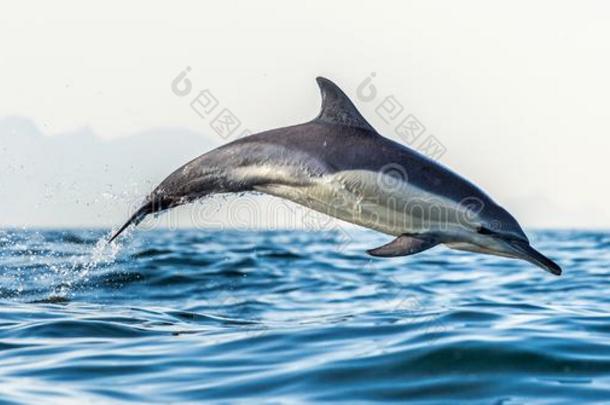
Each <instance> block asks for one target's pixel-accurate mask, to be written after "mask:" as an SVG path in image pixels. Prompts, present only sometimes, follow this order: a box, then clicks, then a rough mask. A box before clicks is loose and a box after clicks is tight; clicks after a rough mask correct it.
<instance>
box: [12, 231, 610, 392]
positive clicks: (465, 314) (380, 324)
mask: <svg viewBox="0 0 610 405" xmlns="http://www.w3.org/2000/svg"><path fill="white" fill-rule="evenodd" d="M105 235H107V231H103V230H78V231H74V230H68V231H61V230H56V231H2V232H0V304H1V305H0V397H1V399H2V400H4V401H6V402H9V403H10V402H15V403H40V402H45V403H62V402H66V401H73V402H78V403H82V401H83V400H86V401H91V402H95V403H99V402H101V403H107V402H111V403H112V402H133V403H167V402H183V401H191V402H206V403H209V402H221V403H227V402H229V403H232V402H246V403H260V402H265V403H268V402H273V403H284V402H289V403H294V402H299V403H302V402H317V401H331V402H336V401H346V402H349V403H353V402H357V401H364V402H367V401H378V400H390V401H401V400H405V399H409V400H414V401H421V402H446V401H449V400H453V401H457V402H458V403H462V402H466V401H476V402H480V403H497V404H500V403H502V404H521V403H557V402H564V403H573V402H574V401H576V400H579V401H603V400H610V298H609V295H610V294H609V292H610V277H609V275H610V266H609V264H608V263H609V261H610V253H609V252H610V233H607V232H606V233H602V232H577V231H553V232H550V231H549V232H534V233H531V239H532V240H533V243H534V245H535V246H536V247H537V248H539V249H540V250H541V251H542V252H544V253H546V254H548V255H549V256H550V257H552V258H553V259H556V260H557V261H558V262H559V263H560V264H561V265H562V267H563V268H564V275H563V276H561V277H555V276H552V275H550V274H548V273H546V272H544V271H542V270H541V269H539V268H536V267H533V266H532V265H530V264H528V263H525V262H520V261H515V260H509V259H502V258H497V257H491V256H484V255H476V254H470V253H460V252H456V251H451V250H448V249H446V248H443V247H438V248H435V249H433V250H430V251H428V252H425V253H422V254H419V255H416V256H412V257H402V258H395V259H377V258H374V259H372V258H370V257H368V256H367V255H366V254H365V253H364V250H365V249H367V248H371V247H375V246H377V245H379V244H382V243H383V242H385V241H387V240H388V238H387V237H385V236H383V235H379V234H377V233H374V232H368V231H360V230H358V231H350V233H349V238H348V239H349V240H348V242H349V243H347V242H346V240H345V239H346V238H345V235H343V234H342V233H341V232H332V231H328V232H302V231H298V232H294V231H263V232H256V231H211V230H179V231H164V230H155V231H146V232H135V233H134V234H133V235H132V236H131V237H130V238H127V239H125V240H123V241H122V242H121V243H122V245H123V246H121V247H120V249H117V248H115V249H113V248H109V247H107V246H104V245H103V243H98V241H99V240H100V238H102V237H103V236H105Z"/></svg>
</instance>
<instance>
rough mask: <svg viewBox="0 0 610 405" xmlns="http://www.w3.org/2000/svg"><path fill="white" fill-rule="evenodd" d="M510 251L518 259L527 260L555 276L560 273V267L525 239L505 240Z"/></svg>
mask: <svg viewBox="0 0 610 405" xmlns="http://www.w3.org/2000/svg"><path fill="white" fill-rule="evenodd" d="M505 242H506V244H507V245H508V246H509V249H510V250H511V251H512V252H511V253H512V256H513V257H516V258H518V259H523V260H527V261H528V262H530V263H532V264H535V265H536V266H538V267H541V268H542V269H544V270H546V271H548V272H549V273H552V274H554V275H556V276H559V275H561V267H559V265H558V264H557V263H555V262H554V261H552V260H551V259H549V258H548V257H546V256H544V255H543V254H542V253H540V252H539V251H537V250H536V249H534V248H533V247H532V246H531V245H530V244H529V243H528V242H527V241H523V240H519V239H511V240H507V241H505Z"/></svg>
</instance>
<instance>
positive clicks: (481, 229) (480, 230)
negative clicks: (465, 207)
mask: <svg viewBox="0 0 610 405" xmlns="http://www.w3.org/2000/svg"><path fill="white" fill-rule="evenodd" d="M477 232H478V233H480V234H481V235H493V234H494V233H495V232H494V231H492V230H491V229H488V228H485V227H484V226H479V227H478V228H477Z"/></svg>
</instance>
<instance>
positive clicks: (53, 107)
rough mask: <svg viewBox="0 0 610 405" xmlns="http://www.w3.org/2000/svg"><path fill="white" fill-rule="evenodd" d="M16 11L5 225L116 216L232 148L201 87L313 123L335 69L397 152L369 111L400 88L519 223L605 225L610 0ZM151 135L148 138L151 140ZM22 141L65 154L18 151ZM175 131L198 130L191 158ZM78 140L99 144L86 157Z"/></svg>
mask: <svg viewBox="0 0 610 405" xmlns="http://www.w3.org/2000/svg"><path fill="white" fill-rule="evenodd" d="M7 4H9V3H6V4H5V5H3V6H1V7H0V50H1V51H0V52H1V53H0V120H2V119H4V121H3V122H4V126H2V125H0V131H5V132H11V133H12V135H11V136H12V137H11V138H8V135H6V134H5V133H0V142H2V144H0V159H1V160H0V170H2V172H0V193H7V194H9V193H10V197H7V196H4V195H2V198H0V225H5V226H6V225H12V226H20V225H28V226H36V225H49V226H50V225H69V226H74V225H96V224H97V225H104V226H106V225H109V224H116V223H120V222H122V221H123V220H124V219H125V216H126V215H127V210H128V207H127V205H128V204H127V202H126V200H125V199H122V200H121V199H119V200H118V201H115V200H108V199H107V198H105V197H104V196H107V195H108V188H111V189H112V190H114V192H115V195H118V194H123V195H125V194H129V195H137V197H138V198H140V197H143V196H144V190H147V189H149V188H150V186H151V184H154V183H156V182H158V181H159V180H161V179H162V178H163V177H164V175H165V174H169V172H170V171H171V170H173V169H174V168H175V167H176V166H177V165H180V164H181V163H184V161H185V159H188V158H190V157H193V156H196V155H198V154H200V153H203V152H205V151H206V150H208V149H210V148H211V147H213V146H217V145H220V144H222V143H223V142H225V141H226V140H225V139H223V138H221V137H220V136H218V135H217V134H216V133H214V131H213V130H212V129H211V128H210V125H209V124H210V119H209V117H207V118H205V119H203V118H201V117H200V116H199V115H197V114H196V113H195V112H194V111H193V110H192V109H191V108H190V106H189V102H190V101H191V100H192V98H193V97H194V96H195V95H196V93H198V92H199V91H201V90H204V89H208V90H209V91H210V92H211V93H212V94H213V95H214V96H215V97H216V99H217V100H218V102H219V105H220V107H222V108H228V109H230V110H231V111H232V112H233V113H234V114H235V116H236V117H237V118H238V119H239V120H240V121H241V123H242V126H241V127H240V130H241V128H247V129H249V130H251V131H254V132H257V131H261V130H265V129H270V128H274V127H279V126H285V125H290V124H295V123H298V122H302V121H306V120H309V119H311V118H312V117H313V116H315V115H316V114H317V110H318V108H319V103H320V100H319V95H318V90H317V86H316V84H315V81H314V78H315V77H316V76H318V75H323V76H326V77H328V78H330V79H332V80H334V81H335V82H337V83H338V84H339V85H340V86H341V87H343V89H344V90H345V91H346V93H347V94H348V95H350V96H351V97H352V98H353V99H354V100H355V102H356V104H357V106H358V108H359V109H360V110H361V112H362V113H363V114H364V115H365V117H367V118H368V119H369V120H370V122H371V123H372V124H373V125H374V126H375V127H376V128H377V129H378V130H379V131H380V132H381V133H382V134H384V135H386V136H389V137H391V138H394V139H396V140H399V141H400V139H399V137H398V136H397V135H396V134H395V133H394V129H393V128H394V125H393V124H392V123H386V122H384V120H383V119H382V118H381V117H380V116H379V115H378V114H377V113H376V109H377V107H378V105H379V103H380V102H381V101H382V100H383V99H384V98H385V97H387V96H394V98H395V100H397V101H398V102H400V104H401V105H402V106H403V107H404V112H403V114H405V115H407V114H412V115H414V116H415V117H417V119H418V120H419V121H420V122H421V123H422V124H423V125H424V126H425V128H426V132H425V135H426V136H428V135H434V136H435V137H436V138H437V139H438V140H440V142H442V144H443V145H444V147H445V148H446V152H445V153H444V154H443V155H442V157H441V158H440V161H441V162H442V163H443V164H446V165H448V166H449V167H451V168H452V169H453V170H455V171H456V172H458V173H460V174H462V175H463V176H465V177H466V178H468V179H470V180H472V181H473V182H474V183H476V184H478V185H479V186H481V187H482V188H483V189H485V190H486V191H488V192H489V193H490V195H491V196H492V197H493V198H494V199H495V200H497V201H498V202H500V203H501V204H502V205H504V206H505V207H506V208H507V209H509V211H511V212H512V213H513V214H514V215H515V216H516V217H517V218H518V219H519V220H520V222H521V223H522V224H523V225H524V226H525V227H530V228H532V227H587V228H592V227H594V228H607V227H610V209H608V207H607V201H609V200H610V187H609V186H610V181H608V179H607V173H608V172H609V171H610V170H609V169H610V158H609V157H608V153H609V151H610V112H609V109H610V100H609V99H610V79H609V78H608V74H609V72H610V41H609V39H610V24H609V23H608V22H609V21H610V5H609V3H607V2H603V1H572V2H559V1H537V2H532V1H516V2H515V1H513V2H489V1H461V2H455V1H420V2H406V1H396V2H373V1H369V2H359V1H334V2H329V1H307V2H300V3H297V2H285V1H261V0H259V1H237V2H236V1H223V2H207V3H206V2H201V1H194V2H172V3H167V2H164V3H161V2H158V3H156V2H149V1H141V2H138V1H133V2H123V1H122V2H119V1H105V2H96V3H89V2H87V3H86V2H81V1H54V2H43V1H40V2H29V1H19V2H11V3H10V6H9V5H7ZM161 4H164V6H161ZM186 67H190V72H189V73H188V76H187V77H188V79H189V80H190V81H191V84H192V91H191V93H190V94H189V95H188V96H184V97H180V96H178V95H176V94H174V93H173V92H172V90H171V82H172V80H173V79H174V78H175V77H176V76H177V75H178V74H179V73H180V72H181V71H182V70H183V69H185V68H186ZM373 72H374V73H375V77H374V78H373V81H372V84H373V85H374V86H375V88H376V89H377V98H376V99H375V100H372V101H365V100H363V99H361V98H359V97H357V88H358V86H359V84H360V83H362V81H363V80H364V79H366V78H367V77H369V76H370V75H371V73H373ZM220 107H219V108H220ZM7 117H8V118H7ZM29 123H31V126H30V125H29ZM151 131H152V132H153V133H155V136H154V137H152V138H150V139H154V140H155V141H154V142H153V141H152V140H151V141H147V140H142V139H146V138H145V137H146V134H149V133H150V132H151ZM26 133H35V134H38V135H37V136H39V137H42V138H43V139H44V140H45V141H44V142H48V144H47V143H45V145H47V146H48V145H52V146H49V148H50V150H54V151H57V152H56V153H57V154H58V155H53V154H49V153H44V152H40V153H38V152H37V153H34V154H32V155H31V156H30V155H28V154H27V153H25V152H23V150H24V149H23V148H26V149H27V148H30V147H31V145H30V144H28V143H27V142H25V143H23V142H22V140H21V138H19V137H25V136H26V135H25V134H26ZM173 134H175V136H178V135H177V134H179V136H185V137H186V138H184V139H187V138H188V139H190V141H188V142H187V141H185V143H184V144H183V145H184V150H181V146H183V145H181V144H180V143H177V142H175V141H174V140H173V139H172V136H174V135H173ZM185 134H186V135H185ZM3 135H4V137H3ZM143 137H144V138H143ZM198 137H200V138H198ZM16 138H19V139H20V140H19V141H16V140H15V139H16ZM76 138H78V139H76ZM81 138H82V139H81ZM130 138H132V139H134V141H132V142H136V141H135V139H140V144H139V145H140V146H138V147H136V146H133V149H129V150H130V151H132V152H133V153H132V154H131V155H129V154H124V152H119V151H116V152H115V148H119V147H124V146H125V145H128V144H129V142H130V141H128V139H130ZM196 139H200V140H201V144H199V143H197V142H196V141H195V140H196ZM28 142H30V141H28ZM32 142H34V143H36V142H37V143H36V144H37V145H38V146H37V147H38V148H42V149H40V150H43V149H44V148H46V147H47V146H44V147H41V146H40V145H42V144H41V141H40V140H39V141H36V140H34V141H32ZM155 142H156V143H155ZM189 142H191V143H189ZM85 144H86V145H88V146H86V147H85V146H83V145H85ZM28 145H30V146H28ZM96 145H103V147H102V146H96ZM168 145H169V146H168ZM81 147H82V148H84V149H83V150H86V151H89V152H88V153H91V156H96V155H98V153H97V152H96V151H97V150H103V151H104V152H103V153H101V152H100V154H99V155H98V156H96V159H97V160H95V162H96V163H91V162H92V159H90V158H89V155H85V154H84V153H85V152H82V153H81V152H80V149H79V148H81ZM168 147H171V148H172V153H169V154H167V153H164V149H163V148H168ZM70 148H72V149H73V150H69V149H70ZM104 153H105V154H104ZM122 153H123V154H122ZM59 155H61V159H60V158H59V157H57V156H59ZM115 155H117V156H118V155H120V156H122V160H121V163H119V162H118V160H117V158H115ZM104 156H107V159H106V158H104ZM79 159H80V160H79ZM104 159H106V160H104ZM130 159H132V162H131V163H129V164H127V163H126V162H124V160H130ZM34 160H36V162H35V161H34ZM48 162H52V163H48ZM121 164H125V166H120V165H121ZM119 166H120V167H124V170H123V171H120V170H118V169H117V167H119ZM50 167H53V168H54V169H51V168H50ZM7 168H9V169H10V170H8V169H7ZM53 170H57V171H56V172H54V171H53ZM43 172H44V173H43ZM59 173H61V174H59ZM38 174H40V177H45V178H46V179H45V180H44V181H43V180H40V178H39V176H38ZM72 176H73V177H72ZM83 176H84V177H83ZM101 176H104V180H103V182H101V181H100V184H97V183H98V181H99V178H101ZM26 179H27V180H26ZM37 179H38V180H37ZM83 182H86V183H87V184H86V185H85V184H83ZM61 184H63V186H60V185H61ZM66 184H70V191H69V193H67V191H66V187H67V186H66ZM104 193H106V194H104ZM139 193H140V194H141V195H140V194H139ZM60 197H61V198H60ZM77 200H78V203H77V202H76V201H77ZM48 201H54V203H53V204H52V208H51V207H50V205H49V204H47V203H46V202H48ZM109 205H111V207H108V206H109ZM92 210H93V211H96V212H97V213H98V214H96V215H95V216H94V217H93V218H92V217H90V216H88V215H89V214H90V213H91V211H92ZM2 212H3V213H4V214H1V213H2ZM7 212H8V213H10V215H7V214H6V213H7ZM100 212H103V213H107V215H100V214H99V213H100Z"/></svg>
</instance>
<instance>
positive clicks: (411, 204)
mask: <svg viewBox="0 0 610 405" xmlns="http://www.w3.org/2000/svg"><path fill="white" fill-rule="evenodd" d="M316 81H317V83H318V86H319V87H320V92H321V96H322V106H321V110H320V113H319V115H318V116H317V117H316V118H315V119H313V120H312V121H309V122H306V123H303V124H299V125H294V126H289V127H285V128H278V129H272V130H269V131H265V132H261V133H257V134H254V135H250V136H247V137H244V138H241V139H238V140H235V141H233V142H230V143H228V144H226V145H223V146H221V147H219V148H216V149H214V150H211V151H209V152H207V153H204V154H203V155H201V156H199V157H197V158H195V159H193V160H192V161H190V162H188V163H186V164H185V165H184V166H182V167H180V168H179V169H177V170H176V171H174V172H173V173H172V174H170V175H169V176H168V177H167V178H166V179H165V180H163V181H162V182H161V184H159V185H158V186H157V187H156V188H155V189H154V190H153V191H152V193H150V195H149V196H148V197H147V198H146V199H145V201H144V203H143V205H142V206H141V207H140V208H139V209H138V210H137V211H136V212H135V213H134V214H133V215H132V216H131V218H129V220H128V221H127V222H126V223H125V224H124V225H123V226H122V227H121V228H119V230H118V231H117V232H116V233H115V234H114V235H113V236H112V237H111V238H110V240H109V242H112V241H113V240H114V239H115V238H116V237H117V236H118V235H119V234H120V233H121V232H123V231H124V230H125V229H126V228H127V227H128V226H130V225H137V224H138V223H140V222H141V221H142V220H143V219H144V218H145V217H146V216H147V215H149V214H152V213H158V212H161V211H164V210H168V209H170V208H174V207H177V206H180V205H183V204H187V203H191V202H193V201H195V200H198V199H201V198H204V197H206V196H210V195H213V194H222V193H242V192H250V191H251V192H262V193H265V194H269V195H273V196H276V197H280V198H284V199H287V200H290V201H293V202H295V203H297V204H301V205H303V206H305V207H308V208H311V209H313V210H316V211H319V212H322V213H324V214H327V215H330V216H333V217H336V218H339V219H342V220H344V221H347V222H351V223H354V224H357V225H361V226H363V227H366V228H369V229H373V230H376V231H379V232H382V233H384V234H387V235H391V236H394V237H395V239H394V240H392V241H391V242H389V243H387V244H385V245H383V246H380V247H377V248H375V249H371V250H368V251H367V252H368V253H369V254H370V255H372V256H378V257H395V256H406V255H412V254H415V253H419V252H422V251H424V250H427V249H430V248H432V247H434V246H436V245H439V244H443V245H445V246H447V247H449V248H452V249H458V250H465V251H470V252H479V253H485V254H491V255H497V256H504V257H509V258H515V259H522V260H526V261H528V262H530V263H532V264H534V265H536V266H539V267H541V268H542V269H544V270H546V271H548V272H550V273H552V274H555V275H560V274H561V268H560V267H559V266H558V265H557V264H556V263H555V262H553V261H552V260H550V259H549V258H547V257H545V256H544V255H542V254H541V253H540V252H538V251H537V250H535V249H534V248H533V247H532V246H531V245H530V243H529V240H528V238H527V236H526V235H525V233H524V232H523V229H521V226H520V225H519V223H518V222H517V221H516V220H515V218H514V217H513V216H512V215H511V214H510V213H509V212H508V211H507V210H505V209H504V208H502V207H501V206H500V205H499V204H497V203H496V202H495V201H493V200H492V199H491V198H490V197H489V196H488V195H487V194H486V193H485V192H483V191H482V190H481V189H479V188H478V187H477V186H475V185H474V184H473V183H471V182H469V181H468V180H466V179H464V178H462V177H461V176H459V175H458V174H456V173H454V172H453V171H451V170H450V169H448V168H446V167H444V166H442V165H440V164H439V163H437V162H435V161H433V160H431V159H429V158H427V157H426V156H424V155H422V154H420V153H418V152H416V151H414V150H412V149H410V148H408V147H406V146H404V145H401V144H399V143H397V142H394V141H392V140H390V139H388V138H385V137H383V136H382V135H380V134H379V133H378V132H377V131H376V130H375V129H374V128H373V127H372V126H371V124H369V123H368V122H367V121H366V120H365V119H364V118H363V117H362V115H361V114H360V113H359V112H358V110H357V109H356V107H355V106H354V104H353V103H352V102H351V101H350V99H349V98H348V97H347V96H346V95H345V93H344V92H343V91H341V89H340V88H339V87H338V86H337V85H335V84H334V83H333V82H331V81H330V80H328V79H326V78H323V77H318V78H317V79H316Z"/></svg>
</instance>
